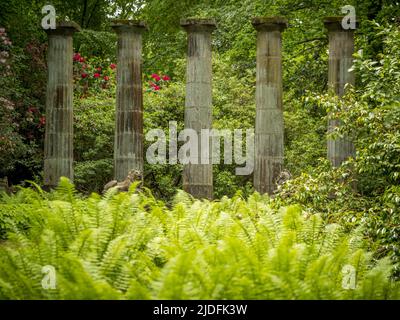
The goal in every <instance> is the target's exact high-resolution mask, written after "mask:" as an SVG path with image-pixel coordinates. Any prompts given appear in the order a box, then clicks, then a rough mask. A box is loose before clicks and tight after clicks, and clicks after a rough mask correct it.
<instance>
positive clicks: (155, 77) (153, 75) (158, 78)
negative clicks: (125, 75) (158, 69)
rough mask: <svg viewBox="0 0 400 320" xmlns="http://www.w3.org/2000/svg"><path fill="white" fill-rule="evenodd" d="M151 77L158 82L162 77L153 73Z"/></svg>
mask: <svg viewBox="0 0 400 320" xmlns="http://www.w3.org/2000/svg"><path fill="white" fill-rule="evenodd" d="M151 77H152V78H153V79H154V80H156V81H160V79H161V78H160V76H159V75H158V74H156V73H153V74H152V75H151Z"/></svg>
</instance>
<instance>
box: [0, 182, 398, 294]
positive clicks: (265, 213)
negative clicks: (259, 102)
mask: <svg viewBox="0 0 400 320" xmlns="http://www.w3.org/2000/svg"><path fill="white" fill-rule="evenodd" d="M268 203H269V200H268V198H267V197H265V196H261V195H259V194H257V193H256V194H253V195H252V196H250V197H249V198H248V199H247V200H245V199H243V198H242V197H241V196H240V195H239V194H238V195H236V196H234V197H233V198H232V199H229V198H226V197H224V198H222V199H221V200H220V201H214V202H209V201H206V200H203V201H199V200H195V199H193V198H192V197H191V196H189V195H188V194H186V193H184V192H182V191H180V192H178V194H177V195H176V198H175V200H174V201H173V203H172V207H171V208H168V207H167V206H166V205H165V204H164V203H162V202H160V201H158V200H157V199H155V198H154V197H153V195H152V194H151V192H150V191H149V190H146V189H144V190H143V191H141V192H137V190H136V186H132V188H130V190H129V192H126V193H116V192H115V190H110V191H108V192H107V193H106V194H105V195H104V196H103V197H101V196H100V195H98V194H92V195H90V196H89V197H87V198H83V197H81V196H80V195H79V194H77V192H76V191H75V189H74V186H73V185H72V184H71V183H70V182H69V181H68V180H66V179H61V181H60V184H59V186H58V188H57V189H56V190H55V191H53V192H51V193H45V192H43V191H42V190H41V189H40V190H39V189H37V188H36V190H33V189H29V188H27V189H24V188H21V190H20V191H19V192H18V193H17V194H16V195H14V196H3V197H2V198H1V200H0V214H2V215H3V216H2V217H4V216H6V214H7V213H8V212H10V214H8V216H7V217H9V220H10V221H11V222H10V224H9V226H11V227H8V228H7V230H6V231H5V232H6V238H7V241H5V242H2V243H0V298H1V299H399V295H400V287H399V284H398V283H397V282H394V281H392V280H391V278H390V275H391V272H392V269H393V265H391V264H390V261H389V259H387V258H385V259H382V260H379V261H375V260H374V259H373V254H372V253H371V252H366V251H365V249H364V242H363V239H362V236H361V234H362V233H361V231H360V230H354V231H353V232H351V233H346V232H345V230H344V229H343V228H342V227H341V226H340V225H336V224H326V223H325V222H324V220H323V219H322V218H321V217H320V216H319V215H317V214H313V215H309V214H306V213H304V212H302V211H301V209H300V208H299V207H297V206H291V207H287V208H281V209H280V210H278V211H276V210H273V209H271V208H270V207H269V204H268ZM28 214H29V218H28ZM18 216H20V217H24V219H26V220H24V221H25V222H26V223H25V227H24V228H21V226H20V224H19V223H18V219H17V218H16V217H18ZM0 217H1V216H0ZM27 226H29V228H27ZM46 265H51V266H53V267H54V268H55V270H56V288H55V289H45V288H43V287H42V279H43V276H44V274H42V267H43V266H46ZM346 266H350V267H351V268H353V270H354V271H355V285H356V286H355V288H346V287H344V286H343V283H342V282H343V281H344V276H345V275H344V273H343V270H344V267H346Z"/></svg>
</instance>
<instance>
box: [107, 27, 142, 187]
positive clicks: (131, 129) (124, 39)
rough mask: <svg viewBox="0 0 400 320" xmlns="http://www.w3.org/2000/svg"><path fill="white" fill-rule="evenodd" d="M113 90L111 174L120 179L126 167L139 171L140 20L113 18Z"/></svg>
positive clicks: (140, 149)
mask: <svg viewBox="0 0 400 320" xmlns="http://www.w3.org/2000/svg"><path fill="white" fill-rule="evenodd" d="M112 28H113V29H114V31H115V32H116V33H117V37H118V47H117V92H116V111H115V112H116V113H115V114H116V117H115V140H114V177H115V179H116V180H118V181H121V180H124V179H125V178H126V176H127V174H128V172H129V171H130V170H139V171H140V172H143V89H142V33H143V31H145V29H146V26H145V24H144V22H141V21H131V20H116V21H114V22H113V23H112Z"/></svg>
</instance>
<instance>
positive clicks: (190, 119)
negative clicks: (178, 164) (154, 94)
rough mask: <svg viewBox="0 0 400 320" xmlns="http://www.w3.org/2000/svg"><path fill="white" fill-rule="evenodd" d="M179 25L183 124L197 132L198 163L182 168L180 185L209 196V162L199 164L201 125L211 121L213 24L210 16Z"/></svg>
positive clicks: (187, 20) (205, 126) (199, 194)
mask: <svg viewBox="0 0 400 320" xmlns="http://www.w3.org/2000/svg"><path fill="white" fill-rule="evenodd" d="M181 26H182V27H183V28H184V29H185V30H186V31H187V35H188V40H187V41H188V48H187V69H186V100H185V128H186V129H193V130H195V131H196V132H197V134H198V137H199V138H198V142H199V143H198V147H199V151H198V155H199V159H198V163H197V164H194V163H189V164H186V165H184V168H183V189H184V190H185V191H186V192H188V193H190V194H192V195H193V196H194V197H196V198H207V199H212V197H213V174H212V163H211V161H210V163H209V164H201V163H200V160H201V159H200V158H201V148H208V146H202V145H201V139H200V134H201V129H211V125H212V85H211V80H212V61H211V33H212V31H213V30H214V29H215V27H216V23H215V21H214V20H213V19H185V20H182V21H181Z"/></svg>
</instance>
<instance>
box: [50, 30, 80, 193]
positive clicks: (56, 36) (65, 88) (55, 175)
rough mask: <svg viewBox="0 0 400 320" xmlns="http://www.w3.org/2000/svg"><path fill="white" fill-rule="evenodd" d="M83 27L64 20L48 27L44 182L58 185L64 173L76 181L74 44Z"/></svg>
mask: <svg viewBox="0 0 400 320" xmlns="http://www.w3.org/2000/svg"><path fill="white" fill-rule="evenodd" d="M79 30H80V27H79V26H78V25H77V24H76V23H74V22H60V23H58V24H57V25H56V29H48V30H46V32H47V34H48V38H49V47H48V51H47V69H48V71H47V91H46V133H45V139H44V185H45V186H46V187H54V186H56V185H57V184H58V181H59V179H60V177H61V176H64V177H67V178H69V179H70V180H73V177H74V171H73V168H72V163H73V114H72V110H73V66H72V58H73V53H74V50H73V44H72V35H73V34H74V32H76V31H79Z"/></svg>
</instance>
